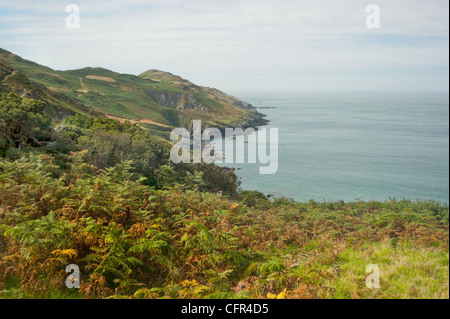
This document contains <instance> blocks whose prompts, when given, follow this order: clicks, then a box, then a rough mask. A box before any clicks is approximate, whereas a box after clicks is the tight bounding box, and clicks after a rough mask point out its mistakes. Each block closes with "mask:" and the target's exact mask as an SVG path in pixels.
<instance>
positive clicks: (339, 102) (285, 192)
mask: <svg viewBox="0 0 450 319" xmlns="http://www.w3.org/2000/svg"><path fill="white" fill-rule="evenodd" d="M235 96H236V97H238V98H239V99H242V100H244V101H247V102H249V103H251V104H253V105H254V106H255V107H258V108H260V107H274V108H268V109H259V111H260V112H261V113H264V114H267V119H269V120H270V124H269V125H268V126H267V128H271V127H274V128H278V130H279V141H278V143H279V145H278V151H279V160H278V161H279V163H278V171H277V173H276V174H274V175H260V174H259V164H248V163H247V164H226V166H229V167H236V168H240V170H238V171H236V173H237V175H238V176H239V177H241V178H242V184H241V187H242V188H243V189H254V190H259V191H261V192H263V193H265V194H274V195H276V196H286V197H291V198H293V199H296V200H298V201H308V200H309V199H315V200H319V201H323V200H333V201H335V200H345V201H353V200H356V199H362V200H372V199H373V200H388V199H389V198H394V197H395V198H397V199H402V198H407V199H411V200H416V199H422V200H426V199H432V200H439V201H444V202H447V203H448V201H449V98H448V94H447V93H296V94H294V93H292V94H286V93H283V94H281V93H276V94H275V93H273V94H271V93H261V94H258V93H252V94H250V93H248V94H235Z"/></svg>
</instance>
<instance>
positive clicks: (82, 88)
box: [78, 78, 89, 93]
mask: <svg viewBox="0 0 450 319" xmlns="http://www.w3.org/2000/svg"><path fill="white" fill-rule="evenodd" d="M79 79H80V84H81V90H78V91H81V92H83V93H87V92H89V91H88V90H86V87H85V86H84V83H83V79H82V78H79Z"/></svg>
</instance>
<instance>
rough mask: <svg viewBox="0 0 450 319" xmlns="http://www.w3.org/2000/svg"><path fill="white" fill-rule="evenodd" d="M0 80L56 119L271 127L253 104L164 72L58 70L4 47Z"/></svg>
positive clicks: (163, 125) (166, 126) (166, 125)
mask: <svg viewBox="0 0 450 319" xmlns="http://www.w3.org/2000/svg"><path fill="white" fill-rule="evenodd" d="M0 79H1V82H0V85H1V87H3V88H4V89H8V90H10V91H13V92H15V93H16V94H20V95H26V96H29V97H33V98H35V99H39V100H43V101H45V102H46V103H47V104H48V112H49V113H51V114H52V116H54V117H57V118H61V117H64V116H68V115H72V114H75V113H77V112H78V113H84V114H89V113H91V114H96V115H99V114H104V115H107V116H114V117H119V118H122V119H130V120H134V121H140V122H141V123H143V124H142V125H143V126H146V127H148V128H151V129H157V130H165V131H167V130H169V129H170V128H171V127H179V126H183V127H186V128H187V127H189V126H190V125H191V124H192V121H193V120H201V121H202V123H204V124H205V126H207V127H209V126H213V127H217V128H219V129H223V128H225V127H248V126H257V125H264V124H265V123H266V121H265V120H264V119H263V117H264V116H263V115H262V114H260V113H258V112H257V111H256V110H255V108H254V107H253V106H252V105H251V104H249V103H246V102H244V101H241V100H239V99H237V98H235V97H233V96H231V95H228V94H226V93H224V92H221V91H219V90H217V89H214V88H208V87H202V86H198V85H196V84H193V83H191V82H189V81H188V80H185V79H183V78H181V77H179V76H176V75H173V74H171V73H168V72H163V71H159V70H148V71H146V72H144V73H142V74H140V75H139V76H136V75H131V74H120V73H117V72H113V71H110V70H106V69H103V68H90V67H89V68H83V69H79V70H72V71H56V70H53V69H51V68H48V67H46V66H42V65H39V64H37V63H35V62H32V61H28V60H24V59H22V58H20V57H19V56H17V55H14V54H13V53H11V52H8V51H6V50H2V49H0ZM150 123H151V124H150Z"/></svg>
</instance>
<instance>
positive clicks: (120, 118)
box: [105, 114, 170, 127]
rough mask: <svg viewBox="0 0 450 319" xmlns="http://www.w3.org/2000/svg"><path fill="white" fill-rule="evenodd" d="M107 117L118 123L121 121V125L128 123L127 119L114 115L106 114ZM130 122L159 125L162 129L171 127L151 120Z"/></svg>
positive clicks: (133, 121)
mask: <svg viewBox="0 0 450 319" xmlns="http://www.w3.org/2000/svg"><path fill="white" fill-rule="evenodd" d="M105 115H106V117H108V118H110V119H114V120H117V121H119V122H120V123H123V122H125V121H127V119H124V118H123V117H118V116H113V115H108V114H105ZM128 121H129V122H130V123H133V124H140V123H144V124H153V125H158V126H162V127H170V126H169V125H165V124H161V123H158V122H155V121H152V120H149V119H142V120H140V121H135V120H128Z"/></svg>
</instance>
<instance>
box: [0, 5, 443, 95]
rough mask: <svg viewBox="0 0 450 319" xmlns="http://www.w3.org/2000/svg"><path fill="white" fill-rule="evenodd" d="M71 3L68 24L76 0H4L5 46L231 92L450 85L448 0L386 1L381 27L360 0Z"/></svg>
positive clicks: (55, 60) (53, 62) (39, 57)
mask: <svg viewBox="0 0 450 319" xmlns="http://www.w3.org/2000/svg"><path fill="white" fill-rule="evenodd" d="M73 2H74V3H76V4H78V5H79V7H80V9H81V28H80V29H72V30H70V29H67V28H66V27H65V19H66V17H67V15H68V14H67V13H66V12H65V6H66V5H67V4H69V3H70V2H67V1H56V0H52V1H16V2H2V1H0V12H2V13H1V14H0V16H1V22H0V43H1V44H0V46H1V47H4V48H5V49H8V50H11V51H13V52H14V53H17V54H19V55H21V56H23V57H24V58H28V59H31V60H34V61H37V62H39V63H41V64H44V65H48V66H50V67H53V68H56V69H72V68H80V67H84V66H103V67H106V68H109V69H112V70H115V71H119V72H126V73H133V74H139V73H140V72H143V71H145V70H146V69H149V68H159V69H163V70H167V71H170V72H173V73H176V74H179V75H181V76H183V77H186V78H188V79H190V80H193V81H194V82H197V83H199V84H203V85H211V86H216V87H219V88H223V89H231V90H237V89H252V90H257V89H258V88H260V89H262V90H267V89H274V90H283V89H292V90H294V89H306V90H308V89H311V90H316V89H324V90H333V89H338V88H341V87H348V88H352V87H358V88H360V89H373V90H377V89H379V90H383V89H405V87H404V84H402V83H408V87H409V88H410V89H412V90H417V89H423V90H432V89H436V88H437V87H436V85H438V89H440V90H443V89H444V87H445V88H447V87H448V51H449V50H448V1H446V0H431V1H419V0H408V1H403V0H389V1H388V0H379V1H377V4H378V5H379V7H380V10H381V28H380V29H368V28H367V27H366V26H365V19H366V17H367V13H366V12H365V8H366V5H367V4H369V2H368V3H365V2H362V1H356V0H323V1H315V0H304V1H301V0H190V1H186V0H154V1H143V0H132V1H126V2H125V1H116V0H114V1H73ZM445 70H447V71H445ZM420 74H423V76H422V77H421V76H420ZM340 77H341V79H342V80H339V78H340ZM388 77H389V79H390V80H388ZM430 78H432V79H430ZM274 79H277V81H274ZM283 79H284V80H283ZM308 79H310V80H311V81H309V82H308ZM318 79H322V81H320V80H318ZM352 79H353V80H352ZM362 79H366V81H362V82H361V80H362ZM393 79H395V81H394V83H392V82H393ZM402 79H403V80H402ZM342 81H344V82H345V83H342ZM320 82H321V83H323V84H321V83H320ZM361 83H368V84H367V85H368V87H366V88H364V87H361ZM369 83H370V85H369ZM386 83H389V86H386ZM439 83H442V85H439ZM445 84H446V85H445ZM300 85H301V87H300ZM444 85H445V86H444Z"/></svg>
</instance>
